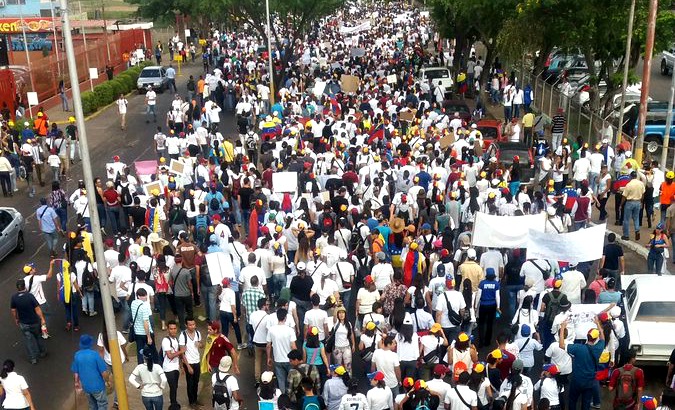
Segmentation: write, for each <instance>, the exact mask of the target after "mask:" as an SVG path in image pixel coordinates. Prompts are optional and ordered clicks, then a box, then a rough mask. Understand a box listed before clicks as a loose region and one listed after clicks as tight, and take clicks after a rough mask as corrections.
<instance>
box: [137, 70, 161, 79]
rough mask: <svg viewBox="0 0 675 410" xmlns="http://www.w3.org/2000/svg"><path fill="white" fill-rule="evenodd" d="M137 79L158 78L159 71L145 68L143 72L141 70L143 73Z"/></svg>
mask: <svg viewBox="0 0 675 410" xmlns="http://www.w3.org/2000/svg"><path fill="white" fill-rule="evenodd" d="M139 77H141V78H148V77H159V70H158V69H156V68H151V69H148V68H146V69H145V70H143V72H141V75H140V76H139Z"/></svg>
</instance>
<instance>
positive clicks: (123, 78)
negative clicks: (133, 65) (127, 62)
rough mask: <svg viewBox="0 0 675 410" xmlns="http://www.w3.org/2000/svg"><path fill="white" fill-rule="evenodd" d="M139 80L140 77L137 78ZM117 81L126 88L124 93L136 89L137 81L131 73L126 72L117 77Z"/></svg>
mask: <svg viewBox="0 0 675 410" xmlns="http://www.w3.org/2000/svg"><path fill="white" fill-rule="evenodd" d="M137 78H138V77H137ZM117 80H118V81H119V82H120V83H122V85H123V86H124V93H125V94H126V93H128V92H130V91H131V90H134V89H136V80H135V79H133V78H132V77H131V74H130V73H127V72H126V71H125V72H123V73H122V74H120V75H118V76H117Z"/></svg>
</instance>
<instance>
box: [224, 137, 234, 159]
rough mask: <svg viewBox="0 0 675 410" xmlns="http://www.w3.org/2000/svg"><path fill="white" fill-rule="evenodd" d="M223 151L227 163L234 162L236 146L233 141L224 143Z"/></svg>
mask: <svg viewBox="0 0 675 410" xmlns="http://www.w3.org/2000/svg"><path fill="white" fill-rule="evenodd" d="M223 151H225V162H234V145H232V142H231V141H228V140H224V141H223Z"/></svg>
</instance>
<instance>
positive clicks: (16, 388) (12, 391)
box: [0, 372, 28, 409]
mask: <svg viewBox="0 0 675 410" xmlns="http://www.w3.org/2000/svg"><path fill="white" fill-rule="evenodd" d="M0 383H1V384H2V388H3V389H4V390H5V401H3V402H2V405H3V406H4V408H5V409H23V408H28V400H26V396H24V395H23V391H24V390H26V389H28V383H26V379H24V378H23V376H19V375H18V374H16V372H10V373H7V377H5V378H4V379H0Z"/></svg>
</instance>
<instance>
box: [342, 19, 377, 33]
mask: <svg viewBox="0 0 675 410" xmlns="http://www.w3.org/2000/svg"><path fill="white" fill-rule="evenodd" d="M366 30H370V21H367V20H366V21H364V22H363V23H361V24H359V25H356V26H353V27H347V26H342V27H340V33H341V34H343V35H344V34H352V33H359V32H361V31H366Z"/></svg>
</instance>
